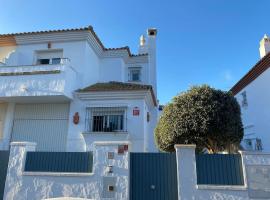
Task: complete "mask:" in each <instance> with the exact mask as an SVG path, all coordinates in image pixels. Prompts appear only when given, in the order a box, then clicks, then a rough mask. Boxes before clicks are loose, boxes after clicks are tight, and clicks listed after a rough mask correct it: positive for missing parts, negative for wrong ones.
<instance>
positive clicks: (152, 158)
mask: <svg viewBox="0 0 270 200" xmlns="http://www.w3.org/2000/svg"><path fill="white" fill-rule="evenodd" d="M130 199H131V200H152V199H153V200H168V199H170V200H176V199H178V194H177V167H176V155H175V153H130Z"/></svg>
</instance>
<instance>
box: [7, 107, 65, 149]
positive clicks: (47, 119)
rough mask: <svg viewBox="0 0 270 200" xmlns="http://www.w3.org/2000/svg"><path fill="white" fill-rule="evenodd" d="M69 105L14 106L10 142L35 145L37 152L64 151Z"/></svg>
mask: <svg viewBox="0 0 270 200" xmlns="http://www.w3.org/2000/svg"><path fill="white" fill-rule="evenodd" d="M68 115H69V104H16V107H15V115H14V122H13V129H12V141H30V142H36V143H37V151H65V147H66V140H67V132H68Z"/></svg>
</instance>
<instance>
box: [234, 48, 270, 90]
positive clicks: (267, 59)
mask: <svg viewBox="0 0 270 200" xmlns="http://www.w3.org/2000/svg"><path fill="white" fill-rule="evenodd" d="M269 67H270V53H268V54H266V55H265V56H264V57H263V58H262V59H261V60H259V61H258V62H257V63H256V64H255V65H254V67H252V68H251V70H249V71H248V72H247V73H246V75H244V76H243V77H242V78H241V79H240V80H239V81H238V82H237V83H236V84H235V85H234V86H233V87H232V88H231V89H230V91H231V92H232V93H233V95H236V94H237V93H238V92H240V91H241V90H242V89H243V88H245V87H246V86H247V85H248V84H250V83H251V82H252V81H254V80H255V79H256V78H257V77H259V76H260V75H261V74H262V73H263V72H265V71H266V70H267V69H268V68H269Z"/></svg>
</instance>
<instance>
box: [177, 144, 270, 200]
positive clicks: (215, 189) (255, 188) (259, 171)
mask: <svg viewBox="0 0 270 200" xmlns="http://www.w3.org/2000/svg"><path fill="white" fill-rule="evenodd" d="M195 148H196V146H195V145H176V146H175V149H176V156H177V157H176V159H177V173H178V174H177V176H178V198H179V200H190V199H194V200H195V199H196V200H197V199H199V200H208V199H214V200H227V199H230V200H249V199H269V198H270V192H269V191H270V177H269V173H268V172H270V154H263V153H258V152H257V153H254V152H240V153H241V155H242V161H243V163H242V164H243V176H244V185H243V186H230V185H226V186H223V185H197V173H196V159H195ZM262 197H264V198H262Z"/></svg>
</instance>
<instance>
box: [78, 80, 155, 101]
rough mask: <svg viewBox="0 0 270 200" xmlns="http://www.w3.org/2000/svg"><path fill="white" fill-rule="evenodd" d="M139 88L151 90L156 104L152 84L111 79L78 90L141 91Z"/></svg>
mask: <svg viewBox="0 0 270 200" xmlns="http://www.w3.org/2000/svg"><path fill="white" fill-rule="evenodd" d="M139 90H142V91H143V90H145V91H147V90H149V91H150V92H151V96H152V99H153V102H154V105H155V106H156V105H157V103H156V97H155V94H154V91H153V88H152V86H151V85H144V84H135V83H123V82H117V81H110V82H104V83H96V84H93V85H90V86H88V87H85V88H83V89H79V90H77V92H108V91H111V92H112V91H139Z"/></svg>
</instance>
